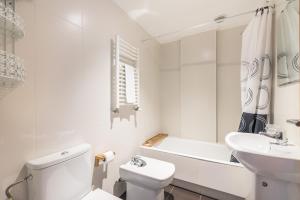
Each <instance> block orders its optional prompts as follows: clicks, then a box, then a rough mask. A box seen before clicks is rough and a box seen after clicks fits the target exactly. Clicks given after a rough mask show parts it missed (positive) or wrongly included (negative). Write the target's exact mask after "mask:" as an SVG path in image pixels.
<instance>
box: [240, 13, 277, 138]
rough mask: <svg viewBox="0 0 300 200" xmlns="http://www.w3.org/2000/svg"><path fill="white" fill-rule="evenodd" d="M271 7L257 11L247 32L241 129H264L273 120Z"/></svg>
mask: <svg viewBox="0 0 300 200" xmlns="http://www.w3.org/2000/svg"><path fill="white" fill-rule="evenodd" d="M272 18H273V13H272V10H271V8H262V9H260V10H258V12H256V15H255V16H254V18H253V19H252V20H251V22H250V23H249V25H248V26H247V27H246V29H245V31H244V33H243V40H242V55H241V103H242V111H243V113H242V117H241V121H240V126H239V132H247V133H258V132H260V131H263V130H264V128H265V125H266V123H267V122H268V120H269V113H270V103H271V88H272Z"/></svg>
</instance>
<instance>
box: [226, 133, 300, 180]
mask: <svg viewBox="0 0 300 200" xmlns="http://www.w3.org/2000/svg"><path fill="white" fill-rule="evenodd" d="M225 140H226V144H227V145H228V146H229V147H230V148H231V149H232V150H233V152H232V154H233V155H234V157H236V159H238V161H240V162H241V163H242V164H243V165H244V166H245V167H246V168H248V169H249V170H250V171H252V172H253V173H255V174H259V175H262V176H267V177H271V178H276V179H281V180H285V181H290V182H294V183H299V184H300V148H299V147H297V146H294V145H287V146H281V145H276V144H271V143H272V142H275V139H272V138H268V137H266V136H263V135H258V134H251V133H238V132H233V133H230V134H228V135H227V136H226V139H225Z"/></svg>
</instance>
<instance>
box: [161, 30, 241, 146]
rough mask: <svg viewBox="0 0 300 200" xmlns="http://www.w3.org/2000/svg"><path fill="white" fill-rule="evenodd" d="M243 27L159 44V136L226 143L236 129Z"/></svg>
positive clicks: (239, 110) (239, 107)
mask: <svg viewBox="0 0 300 200" xmlns="http://www.w3.org/2000/svg"><path fill="white" fill-rule="evenodd" d="M244 28H245V26H239V27H235V28H230V29H225V30H218V31H210V32H205V33H200V34H197V35H194V36H189V37H186V38H184V39H182V40H180V41H176V42H172V43H167V44H163V45H162V46H161V55H162V56H161V65H160V70H161V84H162V87H161V114H162V115H161V120H162V131H163V132H166V133H169V134H171V135H174V136H180V137H185V138H194V139H200V140H204V141H211V142H216V141H217V142H219V143H224V138H225V135H226V134H227V133H229V132H231V131H235V130H237V128H238V126H239V122H240V117H241V106H240V82H239V80H240V78H239V77H240V55H241V53H240V52H241V41H242V40H241V39H242V37H241V33H242V31H243V30H244ZM178 58H180V59H178ZM228 94H230V95H228ZM229 115H230V117H228V116H229Z"/></svg>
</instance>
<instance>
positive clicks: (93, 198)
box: [81, 189, 121, 200]
mask: <svg viewBox="0 0 300 200" xmlns="http://www.w3.org/2000/svg"><path fill="white" fill-rule="evenodd" d="M81 200H121V199H120V198H118V197H115V196H113V195H111V194H109V193H108V192H105V191H103V190H100V189H96V190H94V191H91V192H90V193H89V194H87V195H86V196H85V197H84V198H83V199H81Z"/></svg>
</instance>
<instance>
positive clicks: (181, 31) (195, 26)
mask: <svg viewBox="0 0 300 200" xmlns="http://www.w3.org/2000/svg"><path fill="white" fill-rule="evenodd" d="M268 8H273V9H274V8H275V4H274V5H272V6H264V7H261V8H259V9H268ZM259 9H255V10H250V11H246V12H242V13H238V14H235V15H230V16H226V15H220V16H218V17H216V18H215V19H214V20H213V21H210V22H205V23H202V24H197V25H194V26H191V27H186V28H183V29H181V30H177V31H172V32H168V33H163V34H160V35H155V36H151V37H149V38H147V39H144V40H142V42H147V41H149V40H153V39H159V38H162V37H166V36H168V35H175V34H177V33H183V32H185V31H189V30H193V29H196V28H201V27H205V26H207V25H213V24H218V23H222V22H223V21H225V20H226V19H231V18H235V17H240V16H243V15H248V14H251V13H257V12H258V10H259Z"/></svg>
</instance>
